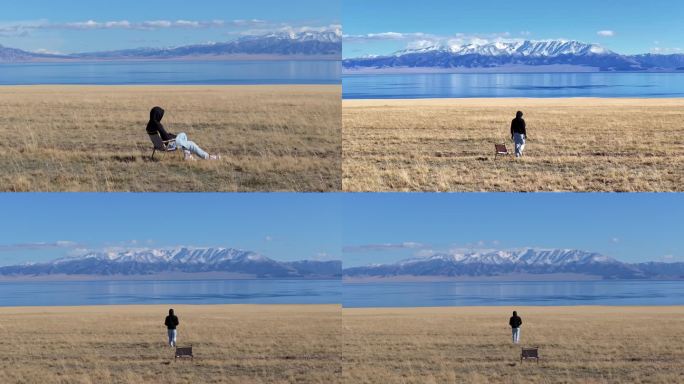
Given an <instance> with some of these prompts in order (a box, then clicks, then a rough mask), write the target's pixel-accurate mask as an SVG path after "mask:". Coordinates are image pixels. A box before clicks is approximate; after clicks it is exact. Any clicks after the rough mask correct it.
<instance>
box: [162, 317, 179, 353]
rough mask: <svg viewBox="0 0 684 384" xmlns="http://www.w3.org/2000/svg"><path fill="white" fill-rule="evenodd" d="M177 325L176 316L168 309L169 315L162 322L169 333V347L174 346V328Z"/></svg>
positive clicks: (175, 333)
mask: <svg viewBox="0 0 684 384" xmlns="http://www.w3.org/2000/svg"><path fill="white" fill-rule="evenodd" d="M178 324H179V322H178V316H176V315H175V314H174V313H173V308H172V309H169V315H168V316H166V320H164V325H166V328H167V329H168V332H169V347H175V346H176V335H177V331H176V327H178Z"/></svg>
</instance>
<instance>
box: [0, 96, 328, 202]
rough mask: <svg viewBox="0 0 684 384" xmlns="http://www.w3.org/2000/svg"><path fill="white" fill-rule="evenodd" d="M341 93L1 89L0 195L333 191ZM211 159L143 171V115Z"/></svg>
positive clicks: (149, 165)
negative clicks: (157, 117)
mask: <svg viewBox="0 0 684 384" xmlns="http://www.w3.org/2000/svg"><path fill="white" fill-rule="evenodd" d="M340 92H341V89H340V86H333V85H331V86H327V85H322V86H289V85H288V86H271V85H268V86H28V87H15V86H11V87H7V86H3V87H0V137H2V138H3V142H4V143H5V145H4V146H3V149H2V151H0V170H1V171H2V174H1V175H0V186H1V187H0V189H1V190H4V191H91V192H109V191H143V192H146V191H152V192H157V191H192V192H195V191H197V192H205V191H337V190H340V189H341V175H340V167H341V165H340V164H341V143H340V141H341V138H340V131H341V117H340V116H341V106H340ZM157 105H159V106H161V107H162V108H164V109H165V110H166V114H165V115H164V120H163V121H162V122H163V123H164V126H165V127H166V128H167V130H168V131H170V132H173V133H178V132H186V133H187V134H188V136H189V138H190V140H193V141H195V142H196V143H197V144H198V145H200V146H201V147H203V149H205V150H206V151H208V152H209V153H218V154H220V155H221V156H222V159H221V160H220V161H216V162H204V161H194V162H192V161H183V160H182V159H181V157H180V156H178V154H173V153H169V154H167V155H166V157H165V159H164V160H163V161H154V162H152V161H149V160H148V157H149V155H151V153H152V144H151V142H150V139H149V137H148V135H147V134H146V133H145V126H146V125H147V122H148V120H149V111H150V109H151V108H152V107H154V106H157Z"/></svg>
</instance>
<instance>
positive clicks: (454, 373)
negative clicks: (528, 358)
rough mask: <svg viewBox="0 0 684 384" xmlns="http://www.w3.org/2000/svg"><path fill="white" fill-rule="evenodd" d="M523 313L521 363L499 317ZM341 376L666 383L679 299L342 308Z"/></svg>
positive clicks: (670, 377) (675, 364)
mask: <svg viewBox="0 0 684 384" xmlns="http://www.w3.org/2000/svg"><path fill="white" fill-rule="evenodd" d="M512 310H517V311H518V313H519V314H520V315H521V316H522V319H523V326H522V337H521V345H524V346H539V347H540V354H541V356H542V360H541V362H540V363H539V365H537V364H536V363H534V362H532V363H528V362H526V363H523V364H521V363H520V360H519V357H520V346H521V345H514V344H512V343H511V340H510V339H511V332H510V327H509V326H508V318H509V316H510V315H511V311H512ZM342 324H343V339H344V340H345V347H344V349H343V352H342V353H343V377H344V380H345V382H348V383H388V382H398V381H401V382H404V383H461V382H468V383H548V382H562V383H624V382H644V383H646V382H648V383H671V382H677V381H681V378H682V377H684V368H683V367H682V366H681V364H679V362H680V361H682V359H684V346H683V345H682V344H681V343H679V342H678V341H677V340H681V339H682V337H684V306H672V307H607V306H577V307H523V306H520V307H451V308H447V307H441V308H440V307H426V308H352V309H350V308H343V310H342Z"/></svg>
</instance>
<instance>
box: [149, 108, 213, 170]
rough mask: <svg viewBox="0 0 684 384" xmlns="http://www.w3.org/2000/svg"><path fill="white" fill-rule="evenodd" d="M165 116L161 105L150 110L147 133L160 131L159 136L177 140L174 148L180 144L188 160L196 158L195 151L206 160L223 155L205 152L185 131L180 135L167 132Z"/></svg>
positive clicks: (153, 133)
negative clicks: (163, 120)
mask: <svg viewBox="0 0 684 384" xmlns="http://www.w3.org/2000/svg"><path fill="white" fill-rule="evenodd" d="M163 118H164V110H163V109H162V108H161V107H154V108H152V110H151V111H150V121H149V122H148V123H147V133H148V134H150V135H155V134H157V133H159V136H161V138H162V140H164V141H169V140H175V142H174V143H172V144H171V145H172V148H173V147H175V146H176V145H180V146H181V148H182V149H183V151H184V152H185V159H186V160H194V157H193V156H192V154H193V153H194V154H195V155H197V156H198V157H199V158H201V159H204V160H219V159H220V158H221V156H218V155H210V154H208V153H207V152H205V151H204V150H203V149H202V148H200V146H199V145H197V144H195V142H194V141H190V140H189V139H188V135H187V134H186V133H185V132H181V133H179V134H178V135H174V134H173V133H169V132H167V131H166V129H165V128H164V125H163V124H162V123H161V121H162V119H163Z"/></svg>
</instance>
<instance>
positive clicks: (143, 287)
mask: <svg viewBox="0 0 684 384" xmlns="http://www.w3.org/2000/svg"><path fill="white" fill-rule="evenodd" d="M341 300H342V283H341V282H340V281H339V280H193V281H78V282H11V283H8V282H2V283H0V306H64V305H66V306H70V305H109V304H339V303H340V302H341Z"/></svg>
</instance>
